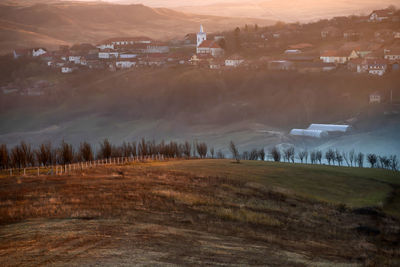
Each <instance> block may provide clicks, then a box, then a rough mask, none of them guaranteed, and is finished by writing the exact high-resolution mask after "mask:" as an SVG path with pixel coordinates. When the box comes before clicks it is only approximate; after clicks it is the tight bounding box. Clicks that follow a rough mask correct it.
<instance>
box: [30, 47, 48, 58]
mask: <svg viewBox="0 0 400 267" xmlns="http://www.w3.org/2000/svg"><path fill="white" fill-rule="evenodd" d="M46 53H47V50H46V49H45V48H33V49H32V56H33V57H38V56H41V55H43V54H46Z"/></svg>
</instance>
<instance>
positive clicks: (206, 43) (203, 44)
mask: <svg viewBox="0 0 400 267" xmlns="http://www.w3.org/2000/svg"><path fill="white" fill-rule="evenodd" d="M199 48H221V47H220V46H219V45H218V44H217V43H216V42H214V41H211V40H204V41H203V42H201V44H200V45H199Z"/></svg>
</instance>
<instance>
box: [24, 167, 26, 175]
mask: <svg viewBox="0 0 400 267" xmlns="http://www.w3.org/2000/svg"><path fill="white" fill-rule="evenodd" d="M25 175H26V172H25V168H24V176H25Z"/></svg>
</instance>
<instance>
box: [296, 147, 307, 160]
mask: <svg viewBox="0 0 400 267" xmlns="http://www.w3.org/2000/svg"><path fill="white" fill-rule="evenodd" d="M297 157H298V158H299V160H300V162H301V163H303V161H304V158H305V157H306V151H305V150H303V151H299V152H298V153H297Z"/></svg>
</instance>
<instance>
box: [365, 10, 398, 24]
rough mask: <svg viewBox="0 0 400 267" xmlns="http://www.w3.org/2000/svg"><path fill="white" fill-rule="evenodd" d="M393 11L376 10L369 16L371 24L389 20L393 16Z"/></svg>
mask: <svg viewBox="0 0 400 267" xmlns="http://www.w3.org/2000/svg"><path fill="white" fill-rule="evenodd" d="M393 14H394V13H393V11H392V10H391V9H381V10H374V11H372V13H371V14H370V15H369V19H368V20H369V21H370V22H381V21H385V20H388V19H389V18H390V17H391V16H393Z"/></svg>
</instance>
